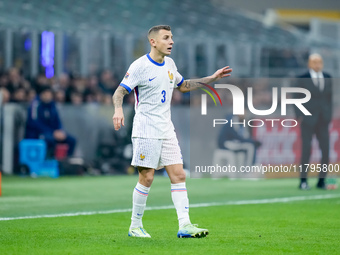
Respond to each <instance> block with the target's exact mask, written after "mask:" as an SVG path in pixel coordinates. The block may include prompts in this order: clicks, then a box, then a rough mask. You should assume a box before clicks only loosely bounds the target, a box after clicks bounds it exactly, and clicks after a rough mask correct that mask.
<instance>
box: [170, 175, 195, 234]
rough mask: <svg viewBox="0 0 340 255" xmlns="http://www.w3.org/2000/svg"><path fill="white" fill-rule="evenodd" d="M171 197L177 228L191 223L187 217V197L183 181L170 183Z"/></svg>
mask: <svg viewBox="0 0 340 255" xmlns="http://www.w3.org/2000/svg"><path fill="white" fill-rule="evenodd" d="M171 198H172V202H173V203H174V205H175V208H176V211H177V216H178V224H179V228H182V227H184V226H185V225H187V224H191V222H190V219H189V199H188V193H187V189H186V187H185V182H181V183H176V184H171Z"/></svg>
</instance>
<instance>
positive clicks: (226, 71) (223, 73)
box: [212, 66, 233, 80]
mask: <svg viewBox="0 0 340 255" xmlns="http://www.w3.org/2000/svg"><path fill="white" fill-rule="evenodd" d="M232 71H233V69H231V68H229V66H225V67H223V68H221V69H218V70H217V71H216V72H215V73H214V74H213V75H212V77H213V78H214V79H215V80H219V79H222V78H224V77H228V76H230V73H231V72H232Z"/></svg>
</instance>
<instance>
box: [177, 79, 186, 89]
mask: <svg viewBox="0 0 340 255" xmlns="http://www.w3.org/2000/svg"><path fill="white" fill-rule="evenodd" d="M183 81H184V78H183V77H182V80H181V82H180V83H178V84H177V87H179V86H181V85H182V83H183Z"/></svg>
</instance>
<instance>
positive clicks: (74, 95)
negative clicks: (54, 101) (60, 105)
mask: <svg viewBox="0 0 340 255" xmlns="http://www.w3.org/2000/svg"><path fill="white" fill-rule="evenodd" d="M71 103H72V104H73V105H80V104H82V103H83V95H82V93H80V92H78V91H76V90H74V91H72V92H71Z"/></svg>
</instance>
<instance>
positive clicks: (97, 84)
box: [0, 67, 182, 105]
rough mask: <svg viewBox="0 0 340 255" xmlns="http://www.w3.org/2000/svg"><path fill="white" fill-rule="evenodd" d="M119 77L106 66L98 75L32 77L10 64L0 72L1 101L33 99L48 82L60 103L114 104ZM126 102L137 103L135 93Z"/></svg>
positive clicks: (178, 100) (175, 98)
mask: <svg viewBox="0 0 340 255" xmlns="http://www.w3.org/2000/svg"><path fill="white" fill-rule="evenodd" d="M119 82H120V78H119V77H116V75H115V73H114V72H112V71H110V70H104V71H102V72H101V73H100V74H98V75H92V76H90V77H87V78H84V77H77V76H73V75H69V74H66V73H63V74H61V75H60V76H58V77H53V78H50V79H48V78H46V76H45V74H39V75H38V76H37V77H35V78H33V79H31V80H30V79H26V78H25V77H24V76H23V75H22V72H21V71H20V70H19V69H18V68H14V67H13V68H11V69H9V70H8V71H7V72H4V73H2V74H0V90H1V94H2V102H3V104H4V103H8V102H13V103H14V102H15V103H30V102H31V101H32V100H33V99H34V98H35V97H36V96H37V94H39V91H41V90H42V89H43V88H44V87H46V86H49V87H50V88H52V90H53V92H54V101H55V102H56V103H59V104H64V103H67V104H73V105H80V104H83V103H96V104H102V105H111V104H112V95H113V93H114V91H115V90H116V88H117V86H118V85H119ZM124 103H126V104H132V105H133V104H134V95H133V93H130V94H129V95H128V96H126V97H125V101H124ZM173 103H174V104H180V103H182V95H181V93H180V92H179V91H176V90H175V92H174V96H173Z"/></svg>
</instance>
